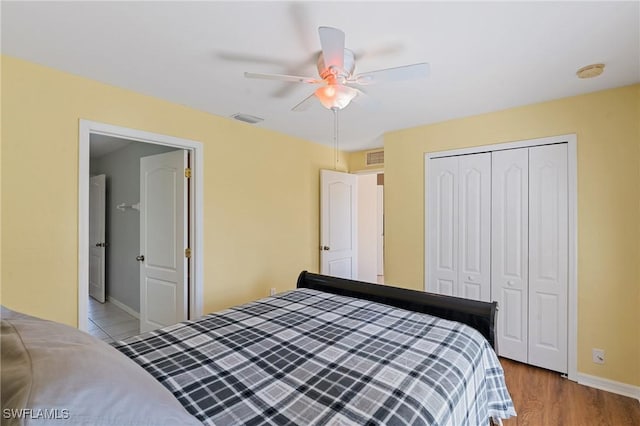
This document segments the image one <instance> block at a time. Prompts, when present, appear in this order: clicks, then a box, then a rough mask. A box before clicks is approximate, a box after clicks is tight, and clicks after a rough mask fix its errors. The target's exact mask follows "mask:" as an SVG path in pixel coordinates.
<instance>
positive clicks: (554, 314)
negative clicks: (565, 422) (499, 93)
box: [529, 144, 568, 373]
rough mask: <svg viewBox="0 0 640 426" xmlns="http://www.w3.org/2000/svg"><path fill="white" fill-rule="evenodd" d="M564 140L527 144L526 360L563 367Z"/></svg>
mask: <svg viewBox="0 0 640 426" xmlns="http://www.w3.org/2000/svg"><path fill="white" fill-rule="evenodd" d="M567 191H568V189H567V145H566V144H560V145H548V146H540V147H535V148H530V149H529V364H532V365H537V366H539V367H543V368H547V369H550V370H554V371H560V372H563V373H566V372H567V315H568V313H567V293H568V269H567V268H568V264H567V262H568V247H567V244H568V238H567V236H568V206H567V201H568V196H567Z"/></svg>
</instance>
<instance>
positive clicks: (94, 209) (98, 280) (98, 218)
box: [89, 175, 107, 303]
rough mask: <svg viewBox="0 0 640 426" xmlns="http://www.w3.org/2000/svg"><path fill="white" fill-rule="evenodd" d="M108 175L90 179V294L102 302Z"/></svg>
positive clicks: (103, 296)
mask: <svg viewBox="0 0 640 426" xmlns="http://www.w3.org/2000/svg"><path fill="white" fill-rule="evenodd" d="M106 187H107V176H106V175H97V176H93V177H91V179H90V180H89V295H90V296H91V297H93V298H94V299H96V300H97V301H98V302H100V303H104V301H105V285H104V267H105V250H106V245H107V244H106V242H105V238H104V235H105V232H104V231H105V208H106Z"/></svg>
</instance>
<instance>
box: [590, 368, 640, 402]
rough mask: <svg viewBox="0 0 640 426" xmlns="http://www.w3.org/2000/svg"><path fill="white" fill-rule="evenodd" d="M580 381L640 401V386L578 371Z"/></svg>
mask: <svg viewBox="0 0 640 426" xmlns="http://www.w3.org/2000/svg"><path fill="white" fill-rule="evenodd" d="M577 379H578V383H580V384H581V385H585V386H589V387H592V388H596V389H601V390H604V391H607V392H613V393H617V394H618V395H623V396H628V397H629V398H635V399H637V400H638V402H640V386H634V385H629V384H627V383H622V382H616V381H613V380H609V379H603V378H602V377H597V376H591V375H590V374H584V373H578V377H577Z"/></svg>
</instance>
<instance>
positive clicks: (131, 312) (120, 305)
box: [107, 296, 140, 319]
mask: <svg viewBox="0 0 640 426" xmlns="http://www.w3.org/2000/svg"><path fill="white" fill-rule="evenodd" d="M107 300H108V301H109V302H111V303H113V304H114V305H116V306H117V307H118V308H120V309H122V310H123V311H125V312H126V313H128V314H129V315H133V316H134V317H136V318H138V319H140V313H139V312H136V311H134V310H133V309H132V308H130V307H129V306H127V305H125V304H124V303H122V302H121V301H119V300H118V299H114V298H113V297H111V296H107Z"/></svg>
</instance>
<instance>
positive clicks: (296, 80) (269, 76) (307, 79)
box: [244, 72, 322, 84]
mask: <svg viewBox="0 0 640 426" xmlns="http://www.w3.org/2000/svg"><path fill="white" fill-rule="evenodd" d="M244 76H245V77H247V78H262V79H265V80H278V81H290V82H292V83H307V84H316V83H322V80H317V79H315V78H313V77H300V76H297V75H286V74H261V73H256V72H245V73H244Z"/></svg>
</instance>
